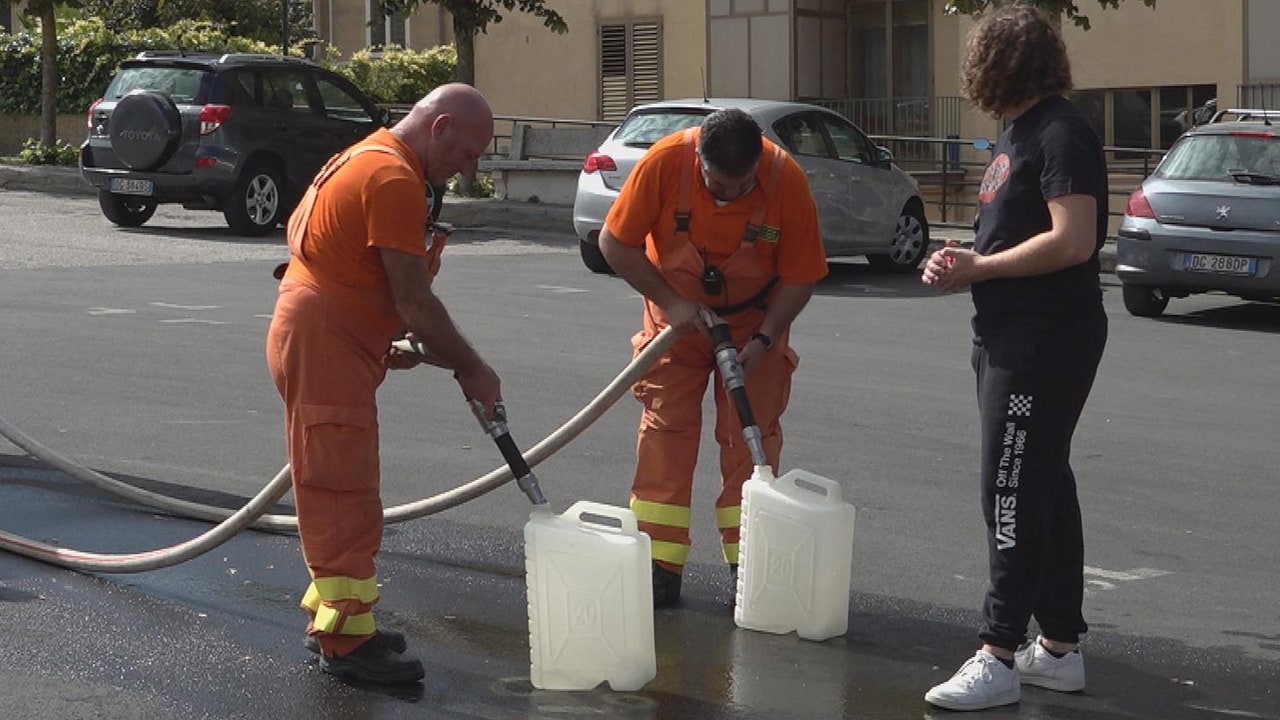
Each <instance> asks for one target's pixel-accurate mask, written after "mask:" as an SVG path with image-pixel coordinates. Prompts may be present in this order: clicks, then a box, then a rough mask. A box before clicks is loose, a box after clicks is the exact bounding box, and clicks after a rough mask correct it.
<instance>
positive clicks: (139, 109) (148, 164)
mask: <svg viewBox="0 0 1280 720" xmlns="http://www.w3.org/2000/svg"><path fill="white" fill-rule="evenodd" d="M108 124H109V127H110V136H111V149H112V150H113V151H115V154H116V157H118V158H119V159H120V162H122V163H124V164H125V165H127V166H129V167H131V168H133V169H134V170H151V169H154V168H157V167H159V166H160V165H163V164H164V162H165V161H166V160H168V159H169V157H170V156H172V155H173V152H174V150H176V149H177V147H178V141H179V140H180V139H181V137H182V116H181V115H180V114H179V112H178V106H177V105H175V104H174V103H173V100H171V99H170V98H169V96H168V95H165V94H164V93H160V92H156V91H154V90H134V91H133V92H131V93H129V94H128V95H125V96H124V97H122V98H120V102H118V103H116V108H115V110H113V111H112V112H111V119H110V121H109V123H108Z"/></svg>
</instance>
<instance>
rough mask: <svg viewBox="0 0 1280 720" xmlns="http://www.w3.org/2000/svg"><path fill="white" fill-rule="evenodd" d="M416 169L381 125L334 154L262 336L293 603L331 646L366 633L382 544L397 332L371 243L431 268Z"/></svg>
mask: <svg viewBox="0 0 1280 720" xmlns="http://www.w3.org/2000/svg"><path fill="white" fill-rule="evenodd" d="M425 185H426V178H425V174H424V171H423V168H422V166H421V164H420V163H419V161H418V158H417V157H416V156H415V155H414V153H413V152H412V151H411V150H410V149H409V148H408V147H407V146H406V145H404V144H403V143H402V142H401V141H400V140H399V139H398V138H396V136H395V135H393V134H391V133H390V132H388V131H387V130H379V131H378V132H376V133H374V134H373V135H371V136H370V137H369V138H367V139H365V140H364V141H362V142H360V143H357V144H356V145H354V146H353V147H352V148H350V149H348V150H346V151H344V152H343V153H340V154H339V155H336V156H334V158H333V159H331V160H330V161H329V163H328V164H327V165H325V167H324V168H323V169H321V170H320V172H319V174H317V175H316V178H315V180H314V181H312V184H311V187H310V188H308V190H307V193H306V194H305V195H304V197H303V198H302V200H301V201H300V202H299V204H298V208H297V209H296V210H295V211H294V213H293V215H292V216H291V217H290V218H289V229H288V238H289V249H290V254H291V257H290V262H289V266H288V270H287V271H286V272H285V275H284V278H283V281H282V282H281V283H280V292H279V296H278V298H277V300H276V306H275V312H274V313H273V314H272V316H271V327H270V330H269V331H268V333H267V364H268V366H269V368H270V370H271V375H272V378H273V379H274V381H275V384H276V388H277V389H278V390H279V391H280V396H281V397H282V398H283V399H284V404H285V433H286V438H287V440H288V447H289V463H290V465H291V467H292V472H293V493H294V498H295V501H296V503H297V511H298V535H299V538H300V539H301V543H302V554H303V559H304V560H305V561H306V563H307V568H308V570H309V571H310V573H311V580H312V582H311V585H310V586H309V587H308V588H307V591H306V594H305V596H304V597H303V600H302V606H303V608H305V609H306V610H307V612H308V613H309V614H310V617H311V621H310V623H309V625H308V627H307V632H308V633H309V634H313V635H317V636H318V639H319V641H320V647H321V650H322V651H323V652H324V653H325V654H327V655H335V654H336V655H346V654H348V653H350V652H351V651H353V650H355V649H356V648H357V647H359V646H360V644H361V643H363V642H364V641H365V640H367V639H369V638H370V637H372V636H373V634H374V631H375V626H374V620H373V614H372V612H371V610H372V607H373V604H374V603H375V602H377V600H378V584H377V576H376V570H375V565H374V561H375V557H376V555H377V553H378V550H379V548H380V547H381V545H382V500H381V497H380V496H379V491H378V486H379V475H378V410H377V404H376V394H377V389H378V386H379V385H380V384H381V383H382V380H383V378H384V377H385V375H386V368H385V366H384V364H383V356H384V355H385V354H386V353H387V351H388V349H389V347H390V341H391V340H392V339H393V338H394V337H395V336H396V334H397V333H398V332H399V331H400V330H401V329H402V328H403V322H402V321H401V319H400V317H399V314H398V313H397V312H396V309H395V305H394V302H393V300H392V296H391V290H390V286H389V283H388V280H387V276H386V271H385V270H384V269H383V265H382V259H381V255H380V248H390V249H394V250H399V251H401V252H405V253H409V254H412V255H417V256H421V257H426V258H428V261H429V263H430V265H431V268H432V274H433V275H434V273H435V271H436V270H437V269H438V268H439V255H440V251H441V249H442V248H443V237H440V236H438V237H437V238H436V239H435V241H434V242H433V244H432V246H431V248H430V249H428V247H427V245H426V224H427V218H428V203H427V198H426V191H425Z"/></svg>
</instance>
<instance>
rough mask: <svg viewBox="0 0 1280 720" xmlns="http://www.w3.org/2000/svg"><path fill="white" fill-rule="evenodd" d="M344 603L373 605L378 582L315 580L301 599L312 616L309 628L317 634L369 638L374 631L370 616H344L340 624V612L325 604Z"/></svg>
mask: <svg viewBox="0 0 1280 720" xmlns="http://www.w3.org/2000/svg"><path fill="white" fill-rule="evenodd" d="M344 600H355V601H356V602H359V603H362V604H364V605H370V604H372V603H374V602H377V600H378V579H377V578H376V577H371V578H367V579H364V580H356V579H354V578H349V577H327V578H316V579H315V580H313V581H312V582H311V585H310V586H309V587H308V588H307V592H306V594H305V595H303V597H302V607H304V608H306V609H308V610H310V611H311V612H313V613H315V620H313V621H312V625H314V626H315V628H316V629H317V630H319V631H320V632H326V633H339V634H342V635H371V634H373V632H374V630H376V629H377V626H376V625H375V624H374V620H373V613H371V612H363V613H359V614H357V615H347V616H346V618H345V620H344V619H343V616H342V612H341V611H340V610H338V609H337V608H335V607H331V606H330V605H327V604H326V603H341V602H342V601H344Z"/></svg>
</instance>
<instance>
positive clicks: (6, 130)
mask: <svg viewBox="0 0 1280 720" xmlns="http://www.w3.org/2000/svg"><path fill="white" fill-rule="evenodd" d="M86 110H88V108H86ZM88 132H89V130H88V128H87V127H86V125H85V114H84V113H75V114H66V115H59V116H58V139H59V140H62V141H64V142H68V143H70V144H72V145H77V146H78V145H79V144H80V143H82V142H84V139H85V137H86V136H87V135H88ZM27 138H36V139H39V138H40V116H39V115H0V155H17V154H18V151H20V150H22V143H23V142H25V141H26V140H27Z"/></svg>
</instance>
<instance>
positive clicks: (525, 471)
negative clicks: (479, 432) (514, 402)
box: [467, 400, 547, 505]
mask: <svg viewBox="0 0 1280 720" xmlns="http://www.w3.org/2000/svg"><path fill="white" fill-rule="evenodd" d="M467 402H468V404H469V405H470V406H471V412H472V414H473V415H475V416H476V419H477V420H479V421H480V427H481V428H483V429H484V431H485V432H486V433H488V434H489V436H490V437H492V438H493V443H494V444H495V445H497V446H498V452H500V453H502V459H503V460H505V461H506V462H507V467H509V468H511V474H512V475H514V476H515V478H516V485H518V486H519V487H520V490H521V491H523V492H524V494H525V495H526V496H527V497H528V498H529V501H530V502H532V503H533V504H534V505H546V504H547V499H546V498H545V497H544V496H543V495H542V488H541V487H540V486H539V485H538V477H537V476H536V475H534V474H533V470H532V469H531V468H530V467H529V463H528V462H526V461H525V459H524V454H523V453H521V452H520V448H519V447H517V446H516V441H515V440H513V439H512V437H511V431H510V430H509V429H508V428H507V409H506V406H505V405H503V404H502V401H501V400H499V401H498V402H497V403H496V404H495V405H494V408H493V410H494V415H493V419H492V420H490V419H489V418H487V417H485V413H484V403H482V402H480V401H478V400H468V401H467Z"/></svg>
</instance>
